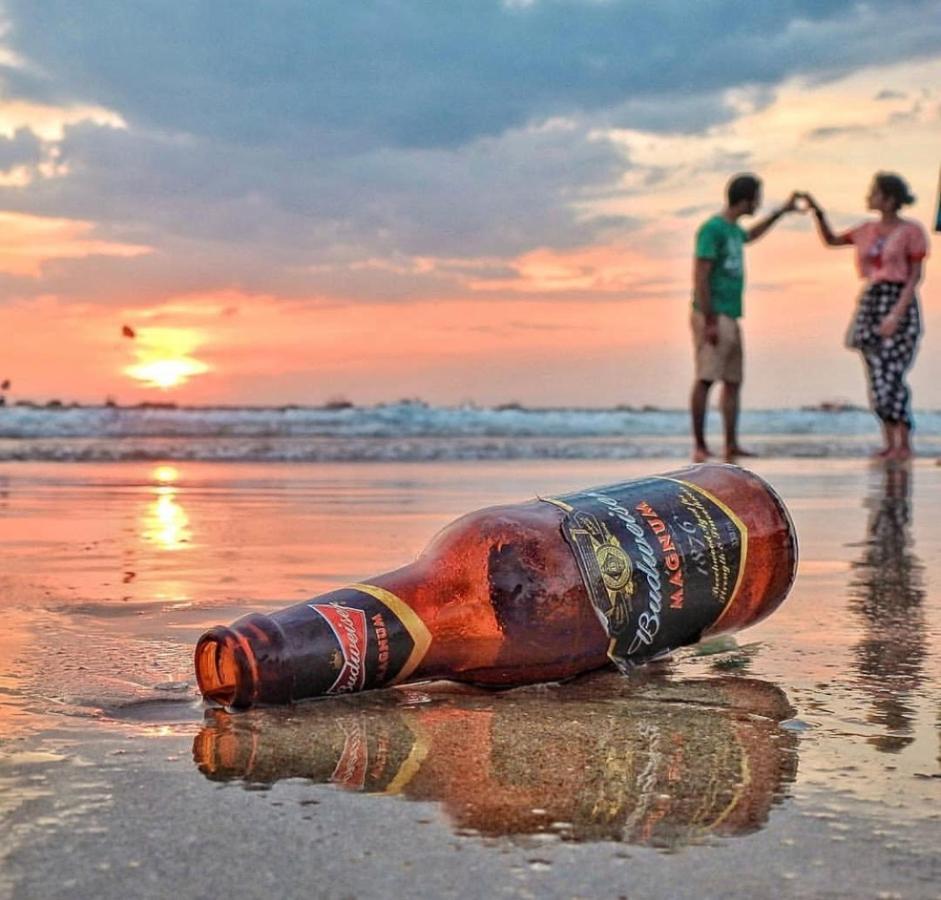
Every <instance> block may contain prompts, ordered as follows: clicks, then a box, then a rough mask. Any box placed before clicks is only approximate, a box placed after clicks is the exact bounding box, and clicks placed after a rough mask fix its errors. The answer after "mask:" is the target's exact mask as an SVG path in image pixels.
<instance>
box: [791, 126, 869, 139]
mask: <svg viewBox="0 0 941 900" xmlns="http://www.w3.org/2000/svg"><path fill="white" fill-rule="evenodd" d="M871 131H872V129H871V128H869V127H867V126H865V125H823V126H821V127H819V128H813V129H811V130H810V131H808V132H807V134H806V135H805V138H806V139H807V140H809V141H826V140H829V139H830V138H835V137H847V136H849V135H854V134H865V133H868V132H871Z"/></svg>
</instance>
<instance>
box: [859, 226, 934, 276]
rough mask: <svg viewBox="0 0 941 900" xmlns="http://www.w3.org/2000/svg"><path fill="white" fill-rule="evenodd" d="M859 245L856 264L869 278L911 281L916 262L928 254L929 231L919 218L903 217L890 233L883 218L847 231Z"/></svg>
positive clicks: (861, 272) (862, 274)
mask: <svg viewBox="0 0 941 900" xmlns="http://www.w3.org/2000/svg"><path fill="white" fill-rule="evenodd" d="M843 236H844V237H848V238H849V239H850V240H851V241H852V242H853V244H854V245H855V247H856V267H857V268H858V269H859V274H860V276H861V277H863V278H868V279H869V281H899V282H906V281H908V277H909V275H911V273H912V263H915V262H918V261H919V260H922V259H924V258H925V257H926V256H927V255H928V235H927V234H925V230H924V229H923V228H922V227H921V225H919V224H918V223H917V222H912V221H911V220H909V219H901V220H900V221H899V223H898V225H896V226H895V227H894V228H893V229H892V230H891V231H889V232H888V233H886V232H884V231H883V230H882V226H881V224H880V223H879V222H863V223H862V224H861V225H857V226H856V227H855V228H851V229H850V230H849V231H847V232H846V233H845V234H844V235H843Z"/></svg>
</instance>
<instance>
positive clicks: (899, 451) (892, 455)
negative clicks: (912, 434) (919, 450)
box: [884, 447, 915, 463]
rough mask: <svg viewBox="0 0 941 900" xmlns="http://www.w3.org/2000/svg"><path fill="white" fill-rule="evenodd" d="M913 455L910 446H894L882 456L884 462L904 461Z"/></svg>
mask: <svg viewBox="0 0 941 900" xmlns="http://www.w3.org/2000/svg"><path fill="white" fill-rule="evenodd" d="M914 455H915V453H914V451H913V450H912V448H911V447H896V448H895V449H894V450H890V451H889V452H888V453H887V454H886V455H885V457H884V459H885V461H886V462H896V463H906V462H908V461H909V460H910V459H911V458H912V457H913V456H914Z"/></svg>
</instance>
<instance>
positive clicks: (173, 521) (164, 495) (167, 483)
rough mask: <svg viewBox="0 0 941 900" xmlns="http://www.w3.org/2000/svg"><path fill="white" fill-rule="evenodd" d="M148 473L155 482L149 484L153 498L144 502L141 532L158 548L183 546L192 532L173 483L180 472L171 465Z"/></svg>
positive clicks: (171, 548) (181, 548) (166, 548)
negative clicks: (151, 486) (145, 503)
mask: <svg viewBox="0 0 941 900" xmlns="http://www.w3.org/2000/svg"><path fill="white" fill-rule="evenodd" d="M151 477H152V479H153V481H154V482H156V484H154V486H153V488H152V490H153V493H154V495H155V497H156V499H154V500H152V501H151V502H150V503H148V504H147V507H146V511H145V513H144V516H143V518H142V521H141V534H142V536H143V538H144V540H145V541H148V542H150V543H152V544H156V545H157V546H158V547H159V548H160V549H161V550H183V549H185V548H186V547H187V546H188V545H189V542H190V539H191V537H192V535H191V532H190V520H189V516H188V515H187V513H186V510H185V509H184V508H183V506H182V505H181V504H180V502H179V495H180V489H179V488H178V487H176V486H175V484H174V483H175V482H176V481H178V480H179V477H180V473H179V471H178V470H177V469H176V468H174V467H173V466H158V467H157V468H156V469H154V471H153V472H152V473H151Z"/></svg>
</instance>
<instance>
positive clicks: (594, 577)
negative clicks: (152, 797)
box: [195, 464, 797, 708]
mask: <svg viewBox="0 0 941 900" xmlns="http://www.w3.org/2000/svg"><path fill="white" fill-rule="evenodd" d="M796 565H797V542H796V536H795V533H794V527H793V524H792V522H791V519H790V516H789V515H788V513H787V510H786V509H785V507H784V504H783V503H782V501H781V500H780V498H779V497H778V496H777V494H776V493H775V492H774V491H773V489H772V488H771V487H770V486H769V485H768V484H766V483H765V482H764V481H763V480H762V479H761V478H759V477H758V476H757V475H755V474H753V473H751V472H748V471H746V470H744V469H740V468H738V467H737V466H731V465H718V464H706V465H699V466H692V467H689V468H686V469H683V470H681V471H677V472H672V473H669V474H666V475H660V476H655V477H649V478H640V479H636V480H633V481H626V482H623V483H621V484H614V485H610V486H607V487H601V488H595V489H589V490H584V491H579V492H577V493H573V494H568V495H564V496H559V497H540V498H537V499H535V500H531V501H528V502H525V503H519V504H514V505H507V506H496V507H490V508H487V509H482V510H478V511H477V512H473V513H470V514H469V515H466V516H463V517H462V518H460V519H457V520H456V521H454V522H452V523H451V524H450V525H448V526H446V527H445V528H444V529H443V530H442V531H441V532H440V533H439V534H438V535H437V536H436V537H435V538H434V539H433V540H432V541H431V543H430V544H429V545H428V546H427V547H426V549H425V550H424V551H422V553H421V554H420V555H419V557H418V559H416V560H415V561H414V562H413V563H411V564H409V565H406V566H404V567H403V568H401V569H397V570H395V571H393V572H388V573H386V574H384V575H380V576H378V577H376V578H372V579H370V580H369V582H368V583H363V584H354V585H351V586H349V587H345V588H341V589H340V590H336V591H331V592H330V593H327V594H324V595H322V596H319V597H315V598H314V599H312V600H309V601H307V602H304V603H298V604H296V605H294V606H290V607H288V608H286V609H283V610H281V611H279V612H276V613H273V614H271V615H261V614H258V613H254V614H251V615H247V616H245V617H243V618H241V619H239V620H238V621H237V622H235V623H234V624H233V625H232V626H231V627H222V626H217V627H215V628H212V629H210V630H209V631H208V632H206V633H205V634H204V635H203V636H202V637H201V638H200V639H199V641H198V643H197V645H196V654H195V663H196V678H197V681H198V683H199V688H200V690H201V691H202V693H203V695H204V697H206V698H207V699H208V700H212V701H215V702H217V703H220V704H222V705H225V706H230V707H235V708H244V707H249V706H253V705H255V704H259V703H266V704H273V703H289V702H292V701H295V700H301V699H303V698H306V697H314V696H319V695H323V694H342V693H348V692H352V691H362V690H368V689H372V688H378V687H383V686H386V685H392V684H398V683H401V682H404V681H409V680H419V679H429V678H449V679H453V680H457V681H465V682H471V683H476V684H483V685H502V686H510V685H519V684H527V683H532V682H537V681H550V680H556V679H560V678H567V677H570V676H573V675H576V674H578V673H580V672H585V671H588V670H590V669H597V668H599V667H601V666H604V665H607V664H609V663H613V664H614V665H616V666H617V667H618V668H619V669H620V670H621V671H622V672H627V671H628V670H629V669H630V668H631V667H633V666H635V665H639V664H641V663H644V662H647V661H649V660H651V659H654V658H657V657H659V656H664V655H666V654H668V653H669V652H670V651H671V650H674V649H675V648H677V647H680V646H683V645H685V644H691V643H695V642H696V641H698V640H699V639H700V638H701V637H703V636H705V635H715V634H720V633H723V632H730V631H735V630H738V629H740V628H743V627H745V626H747V625H750V624H752V623H754V622H756V621H758V620H759V619H762V618H764V617H765V616H766V615H768V614H769V613H770V612H772V611H773V610H774V609H775V608H776V607H777V606H778V605H779V604H780V603H781V601H782V600H783V599H784V597H785V596H786V594H787V592H788V590H789V588H790V586H791V583H792V582H793V579H794V574H795V570H796Z"/></svg>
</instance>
